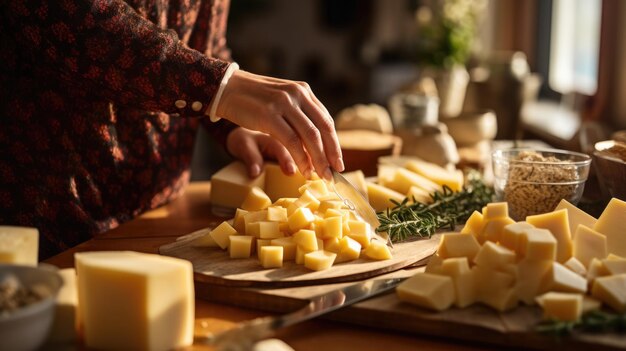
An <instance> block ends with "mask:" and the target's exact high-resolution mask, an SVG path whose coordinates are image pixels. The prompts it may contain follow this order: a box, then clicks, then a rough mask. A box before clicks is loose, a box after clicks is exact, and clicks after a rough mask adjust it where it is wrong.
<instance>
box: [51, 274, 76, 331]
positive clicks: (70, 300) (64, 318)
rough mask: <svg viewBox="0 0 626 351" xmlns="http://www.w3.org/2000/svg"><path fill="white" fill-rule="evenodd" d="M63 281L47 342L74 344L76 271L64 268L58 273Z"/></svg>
mask: <svg viewBox="0 0 626 351" xmlns="http://www.w3.org/2000/svg"><path fill="white" fill-rule="evenodd" d="M58 273H59V275H60V276H61V278H62V279H63V286H62V287H61V289H60V290H59V293H58V294H57V296H56V303H55V307H54V320H53V321H52V326H51V329H50V333H49V334H48V340H49V341H50V342H53V343H69V342H76V341H77V338H78V335H77V330H78V287H77V286H76V270H75V269H74V268H65V269H60V270H59V271H58Z"/></svg>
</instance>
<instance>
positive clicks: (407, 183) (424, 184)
mask: <svg viewBox="0 0 626 351" xmlns="http://www.w3.org/2000/svg"><path fill="white" fill-rule="evenodd" d="M385 186H386V187H388V188H389V189H392V190H395V191H397V192H399V193H401V194H406V193H408V192H409V190H410V189H411V187H412V186H416V187H418V188H421V189H423V190H425V191H426V192H428V193H429V194H431V193H434V192H435V191H437V190H440V189H441V187H440V186H439V185H437V183H434V182H432V181H430V180H429V179H427V178H424V177H422V176H421V175H419V174H417V173H414V172H411V171H409V170H408V169H405V168H397V169H396V171H395V173H394V175H393V178H392V179H391V180H390V181H389V182H388V183H386V184H385Z"/></svg>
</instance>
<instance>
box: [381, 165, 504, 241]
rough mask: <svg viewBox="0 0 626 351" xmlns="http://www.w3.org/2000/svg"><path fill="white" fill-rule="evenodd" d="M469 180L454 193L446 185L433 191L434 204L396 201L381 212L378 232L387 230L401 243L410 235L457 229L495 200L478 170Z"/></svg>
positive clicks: (469, 174)
mask: <svg viewBox="0 0 626 351" xmlns="http://www.w3.org/2000/svg"><path fill="white" fill-rule="evenodd" d="M467 178H468V182H467V185H466V186H465V187H463V190H461V191H457V192H454V191H452V190H451V189H450V188H449V187H447V186H444V187H443V191H436V192H435V193H434V194H431V195H430V196H431V198H432V200H433V201H432V203H430V204H425V203H421V202H417V201H415V199H413V200H414V201H415V202H414V203H409V199H408V198H406V199H404V201H402V202H397V201H394V200H391V201H393V203H394V204H395V207H394V208H392V209H388V210H387V211H386V212H380V213H378V220H379V221H380V226H379V227H378V228H376V231H377V232H379V233H381V232H386V233H387V234H388V235H389V238H390V239H391V241H392V242H394V243H396V242H401V241H404V240H406V239H408V238H410V237H416V236H417V237H428V238H430V236H431V235H433V234H434V233H435V231H436V230H437V229H439V228H444V227H449V228H450V230H454V227H455V226H456V224H457V223H461V222H464V221H466V220H467V219H468V218H469V216H470V215H471V214H472V213H473V212H474V211H481V210H482V208H483V206H485V205H486V204H487V203H489V202H491V200H492V199H493V189H492V188H491V187H489V186H487V185H486V184H485V183H484V182H483V180H482V178H481V177H480V174H479V173H478V172H477V171H472V172H470V173H468V175H467Z"/></svg>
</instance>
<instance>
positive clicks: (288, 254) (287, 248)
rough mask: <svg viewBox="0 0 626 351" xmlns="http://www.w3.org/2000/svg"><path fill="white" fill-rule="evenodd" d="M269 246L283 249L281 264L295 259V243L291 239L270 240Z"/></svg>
mask: <svg viewBox="0 0 626 351" xmlns="http://www.w3.org/2000/svg"><path fill="white" fill-rule="evenodd" d="M270 245H272V246H282V247H283V262H284V261H292V260H295V259H296V243H295V242H294V241H293V237H288V238H278V239H272V241H271V242H270Z"/></svg>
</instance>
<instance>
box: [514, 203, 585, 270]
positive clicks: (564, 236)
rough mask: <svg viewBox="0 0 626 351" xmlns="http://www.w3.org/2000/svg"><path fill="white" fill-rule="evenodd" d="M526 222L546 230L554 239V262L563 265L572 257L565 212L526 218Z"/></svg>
mask: <svg viewBox="0 0 626 351" xmlns="http://www.w3.org/2000/svg"><path fill="white" fill-rule="evenodd" d="M526 222H528V223H529V224H532V225H534V226H535V227H537V228H543V229H548V230H549V231H550V233H552V235H554V237H555V238H556V244H557V246H556V261H558V262H560V263H564V262H565V261H567V260H569V258H570V257H572V254H573V253H574V251H573V245H572V234H571V233H570V231H569V217H568V213H567V210H565V209H563V210H558V211H554V212H548V213H544V214H538V215H534V216H528V217H526Z"/></svg>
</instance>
